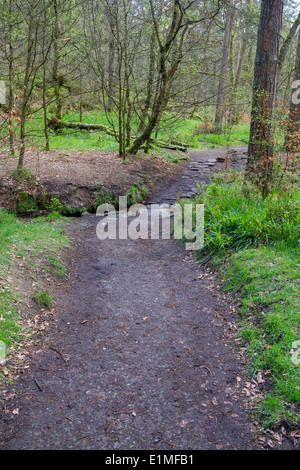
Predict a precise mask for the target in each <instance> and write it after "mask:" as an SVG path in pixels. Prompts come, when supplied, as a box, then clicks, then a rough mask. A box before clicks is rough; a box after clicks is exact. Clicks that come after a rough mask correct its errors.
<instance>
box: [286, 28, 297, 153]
mask: <svg viewBox="0 0 300 470" xmlns="http://www.w3.org/2000/svg"><path fill="white" fill-rule="evenodd" d="M294 81H295V82H296V81H297V82H296V83H297V85H298V92H296V94H298V95H299V85H300V30H299V33H298V44H297V54H296V60H295V72H294ZM296 98H297V97H296V96H295V92H294V91H293V93H292V97H291V102H290V109H289V115H288V126H287V134H286V138H285V145H286V147H287V149H288V150H290V151H299V147H300V140H299V131H300V103H299V101H300V100H299V98H297V99H296Z"/></svg>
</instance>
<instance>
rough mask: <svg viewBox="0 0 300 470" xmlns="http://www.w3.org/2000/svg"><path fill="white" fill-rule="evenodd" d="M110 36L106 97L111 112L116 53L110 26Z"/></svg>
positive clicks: (113, 104) (108, 109)
mask: <svg viewBox="0 0 300 470" xmlns="http://www.w3.org/2000/svg"><path fill="white" fill-rule="evenodd" d="M110 34H111V37H110V41H109V57H108V98H107V111H108V112H111V111H112V110H113V109H114V106H115V103H114V91H115V74H114V64H115V53H116V44H115V37H114V30H113V28H112V31H111V33H110Z"/></svg>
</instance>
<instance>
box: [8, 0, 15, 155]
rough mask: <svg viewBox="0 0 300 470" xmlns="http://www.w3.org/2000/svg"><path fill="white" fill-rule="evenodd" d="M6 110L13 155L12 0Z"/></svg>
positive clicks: (12, 153)
mask: <svg viewBox="0 0 300 470" xmlns="http://www.w3.org/2000/svg"><path fill="white" fill-rule="evenodd" d="M8 35H9V38H8V48H9V52H8V61H9V64H8V82H9V84H8V112H9V148H10V154H11V156H12V157H13V156H14V155H15V146H14V141H15V137H14V126H13V111H14V104H15V103H14V49H13V26H12V0H9V5H8Z"/></svg>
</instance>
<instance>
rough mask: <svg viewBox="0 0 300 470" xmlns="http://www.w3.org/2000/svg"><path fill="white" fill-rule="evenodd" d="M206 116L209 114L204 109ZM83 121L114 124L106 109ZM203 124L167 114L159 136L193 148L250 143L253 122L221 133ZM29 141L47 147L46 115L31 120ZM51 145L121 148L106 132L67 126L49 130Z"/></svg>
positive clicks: (73, 116)
mask: <svg viewBox="0 0 300 470" xmlns="http://www.w3.org/2000/svg"><path fill="white" fill-rule="evenodd" d="M203 114H204V115H205V113H204V112H203ZM112 119H113V121H114V122H115V124H116V125H117V116H116V114H114V115H112ZM64 120H65V121H72V122H79V120H80V115H79V114H78V113H76V112H74V113H68V114H65V115H64ZM82 121H83V122H85V123H87V124H94V123H97V124H103V125H106V126H109V127H111V124H110V122H109V121H108V119H107V117H106V115H105V113H104V112H103V111H97V110H95V111H90V112H85V113H84V114H83V117H82ZM202 124H203V121H201V120H200V119H190V118H188V117H184V118H178V117H176V118H174V117H173V116H172V115H170V114H168V113H165V116H164V120H163V122H162V123H161V126H160V131H159V134H158V138H160V139H162V140H166V141H170V140H175V141H180V142H185V143H187V144H188V145H190V146H191V147H192V148H207V147H208V148H215V147H226V146H227V145H232V146H233V145H246V144H247V142H248V138H249V125H248V124H239V125H237V126H233V128H231V129H227V128H224V129H223V131H222V132H220V133H218V134H216V133H215V134H214V133H210V132H205V128H204V130H203V132H201V133H199V130H198V128H199V126H200V127H201V125H202ZM137 126H138V123H137V122H134V121H133V123H132V132H133V134H135V133H136V131H137ZM27 134H28V142H29V143H32V144H34V145H35V146H38V147H39V148H43V147H44V146H45V138H44V133H43V118H42V116H41V115H39V114H36V115H34V117H33V118H32V119H31V120H30V121H29V122H28V123H27ZM49 135H50V148H51V149H52V150H79V151H86V150H97V149H98V150H112V151H117V150H118V143H117V142H116V140H115V139H114V138H113V137H112V136H109V135H107V134H105V133H104V132H95V131H91V132H87V131H81V132H80V131H76V130H68V129H63V130H62V131H61V132H60V133H55V132H54V131H52V130H49Z"/></svg>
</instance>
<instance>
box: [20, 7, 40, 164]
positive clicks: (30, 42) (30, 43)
mask: <svg viewBox="0 0 300 470" xmlns="http://www.w3.org/2000/svg"><path fill="white" fill-rule="evenodd" d="M37 1H38V0H34V1H33V3H32V8H31V12H30V17H29V24H28V36H27V50H26V68H25V76H24V82H23V97H22V105H21V113H20V141H21V146H20V153H19V161H18V169H19V170H20V169H22V168H23V165H24V156H25V147H26V142H25V139H26V132H25V127H26V119H27V116H28V103H29V98H30V93H31V91H30V89H29V88H30V75H31V72H32V59H33V55H34V37H33V33H34V27H35V16H34V15H35V9H36V5H37Z"/></svg>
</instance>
